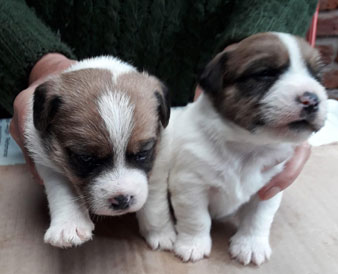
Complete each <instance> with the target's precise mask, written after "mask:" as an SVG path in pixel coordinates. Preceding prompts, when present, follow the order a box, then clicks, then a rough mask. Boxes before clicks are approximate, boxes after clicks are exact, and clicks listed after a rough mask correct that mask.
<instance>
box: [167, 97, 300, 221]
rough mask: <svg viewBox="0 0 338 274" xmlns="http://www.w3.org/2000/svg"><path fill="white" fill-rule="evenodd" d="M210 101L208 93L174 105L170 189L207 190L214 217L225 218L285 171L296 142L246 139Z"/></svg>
mask: <svg viewBox="0 0 338 274" xmlns="http://www.w3.org/2000/svg"><path fill="white" fill-rule="evenodd" d="M209 104H210V102H209V101H208V99H207V98H205V97H204V98H203V97H202V98H200V100H199V101H198V102H196V103H195V104H192V105H189V106H187V107H186V108H185V109H176V110H174V111H173V114H172V119H171V121H170V124H169V127H168V130H167V132H166V136H165V141H164V142H165V143H166V142H170V145H165V147H163V146H162V149H164V150H166V148H168V150H172V149H173V152H172V153H173V155H172V159H174V160H172V161H171V164H169V167H170V176H169V179H168V184H169V191H170V192H172V193H173V195H175V194H176V193H177V192H180V191H181V188H182V185H185V187H184V189H185V191H187V190H189V189H193V191H196V192H197V193H201V194H202V192H207V193H208V195H207V197H205V198H207V200H208V205H209V212H210V214H211V216H212V217H213V218H222V217H225V216H227V215H230V214H233V213H235V211H236V210H237V209H238V208H239V207H240V206H241V205H242V204H244V203H246V202H247V201H249V199H250V197H251V196H252V195H254V194H255V193H257V191H258V190H259V189H260V188H261V187H262V186H264V185H265V184H266V183H267V182H268V181H269V180H270V179H271V178H272V177H273V176H274V175H275V174H277V173H278V172H280V171H281V170H282V168H283V165H284V162H285V160H287V159H288V158H289V157H290V156H291V154H292V150H293V147H292V146H291V145H290V144H273V145H269V146H267V145H265V146H262V145H258V144H257V145H255V144H252V143H249V142H245V134H244V133H243V134H242V135H241V133H240V132H238V130H239V129H238V128H237V127H236V128H235V126H233V128H231V127H232V125H228V124H227V123H224V122H223V121H222V120H221V118H220V117H219V116H218V115H217V114H216V113H215V112H214V111H213V108H212V107H210V105H209ZM201 112H202V113H203V114H204V115H200V114H201ZM211 132H212V134H211ZM234 135H235V136H234ZM169 136H170V137H169ZM169 138H170V140H169ZM175 148H178V149H175ZM269 167H271V168H269ZM192 177H193V178H192ZM187 195H189V196H190V193H187ZM194 202H197V203H198V202H199V201H198V199H197V200H196V201H194Z"/></svg>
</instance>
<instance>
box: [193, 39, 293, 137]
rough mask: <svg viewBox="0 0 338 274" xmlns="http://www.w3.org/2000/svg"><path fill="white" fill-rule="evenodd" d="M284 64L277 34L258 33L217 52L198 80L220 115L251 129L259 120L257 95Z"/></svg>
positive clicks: (286, 61)
mask: <svg viewBox="0 0 338 274" xmlns="http://www.w3.org/2000/svg"><path fill="white" fill-rule="evenodd" d="M288 66H289V55H288V50H287V48H286V47H285V46H284V45H283V43H282V42H281V41H280V40H279V38H278V37H277V36H276V35H274V34H272V33H260V34H256V35H253V36H250V37H248V38H246V39H244V40H243V41H241V42H239V43H238V44H236V45H234V46H231V47H228V48H227V49H225V50H224V51H223V52H221V53H219V54H218V55H217V56H216V57H215V58H214V59H213V60H212V61H211V62H210V63H209V64H208V65H207V66H206V68H205V70H204V72H203V73H202V75H201V78H200V82H199V83H200V86H201V87H202V88H203V89H204V90H205V92H206V94H207V95H208V96H209V97H210V99H211V101H212V102H213V104H214V106H215V108H216V110H217V111H218V112H219V113H220V114H221V115H222V116H223V117H224V118H226V119H229V120H231V121H233V122H235V123H236V124H237V125H239V126H241V127H243V128H246V129H248V130H254V129H255V127H256V126H259V125H261V123H262V121H261V119H260V113H259V108H260V105H259V102H260V99H261V98H262V97H263V96H264V95H265V94H266V92H268V91H269V89H270V87H271V86H272V85H273V84H274V82H275V81H276V80H277V79H278V76H279V75H280V74H281V73H282V72H283V71H285V69H286V68H287V67H288Z"/></svg>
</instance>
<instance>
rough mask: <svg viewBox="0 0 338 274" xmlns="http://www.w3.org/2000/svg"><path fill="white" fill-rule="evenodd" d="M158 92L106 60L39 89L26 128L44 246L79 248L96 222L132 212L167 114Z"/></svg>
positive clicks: (155, 83)
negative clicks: (45, 225)
mask: <svg viewBox="0 0 338 274" xmlns="http://www.w3.org/2000/svg"><path fill="white" fill-rule="evenodd" d="M167 98H168V94H167V90H166V88H165V86H164V85H163V84H162V83H161V82H160V81H159V80H158V79H157V78H155V77H153V76H150V75H148V74H147V73H144V72H143V73H142V72H138V71H137V70H136V69H135V68H134V67H132V66H131V65H129V64H126V63H124V62H122V61H120V60H118V59H116V58H113V57H98V58H93V59H87V60H84V61H81V62H78V63H76V64H75V65H73V66H72V67H71V68H70V69H68V70H66V71H65V72H63V73H62V74H61V75H59V76H53V77H51V78H50V79H48V80H47V81H46V82H45V83H43V84H42V85H40V86H39V87H38V88H37V89H36V91H35V94H34V98H33V100H32V102H31V108H30V112H29V114H28V118H27V121H26V124H25V135H26V136H25V137H26V146H27V149H28V150H29V152H30V154H31V156H32V158H33V159H34V161H35V163H36V167H37V171H38V173H39V175H40V176H41V178H42V179H43V181H44V184H45V188H46V193H47V197H48V203H49V208H50V215H51V224H50V227H49V229H48V230H47V232H46V234H45V242H47V243H50V244H52V245H55V246H59V247H68V246H72V245H79V244H81V243H83V242H85V241H87V240H88V239H90V238H91V237H92V230H93V229H94V225H93V223H92V221H91V220H90V217H89V214H88V209H89V211H91V212H92V213H94V214H98V215H111V216H113V215H121V214H125V213H129V212H134V211H137V210H139V209H140V208H141V207H142V206H143V204H144V202H145V201H146V198H147V194H148V185H147V184H148V175H149V172H150V170H151V169H152V164H153V160H154V157H155V149H156V144H157V141H158V139H159V134H160V132H161V129H162V127H165V126H166V125H167V123H168V119H169V114H170V109H169V103H168V100H167Z"/></svg>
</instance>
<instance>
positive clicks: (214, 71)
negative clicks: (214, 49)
mask: <svg viewBox="0 0 338 274" xmlns="http://www.w3.org/2000/svg"><path fill="white" fill-rule="evenodd" d="M226 60H227V53H226V51H222V52H220V53H219V54H217V55H216V57H215V58H214V59H212V60H211V61H210V62H209V64H207V65H206V67H205V68H204V69H203V71H202V73H201V74H200V76H199V78H198V84H199V86H200V87H201V88H202V89H203V90H204V91H205V92H206V93H217V92H219V91H220V90H222V89H223V80H224V75H225V70H226Z"/></svg>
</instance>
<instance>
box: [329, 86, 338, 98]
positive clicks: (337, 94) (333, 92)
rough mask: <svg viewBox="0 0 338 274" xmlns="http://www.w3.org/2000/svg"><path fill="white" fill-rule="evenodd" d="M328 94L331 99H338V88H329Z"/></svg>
mask: <svg viewBox="0 0 338 274" xmlns="http://www.w3.org/2000/svg"><path fill="white" fill-rule="evenodd" d="M327 95H328V97H329V99H336V100H338V89H329V90H327Z"/></svg>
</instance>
